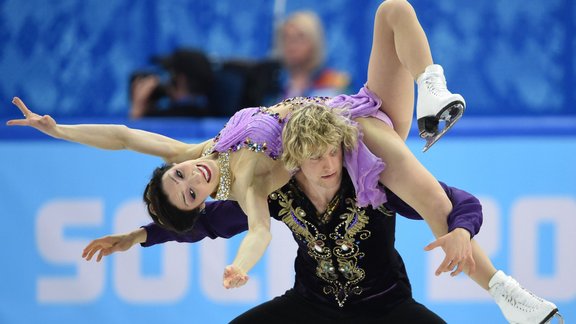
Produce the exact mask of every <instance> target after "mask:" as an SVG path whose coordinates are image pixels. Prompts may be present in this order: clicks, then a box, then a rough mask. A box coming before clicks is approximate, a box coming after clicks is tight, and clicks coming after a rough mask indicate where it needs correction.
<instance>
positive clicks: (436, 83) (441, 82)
mask: <svg viewBox="0 0 576 324" xmlns="http://www.w3.org/2000/svg"><path fill="white" fill-rule="evenodd" d="M416 83H417V84H418V101H417V102H416V117H417V118H418V130H419V132H420V137H422V138H423V139H425V140H426V145H425V146H424V149H423V150H422V151H423V152H426V151H427V150H428V149H429V148H430V146H432V145H433V144H434V143H436V141H438V140H439V139H440V137H442V136H443V135H444V133H446V132H447V131H448V130H449V129H450V128H452V126H454V124H455V123H456V121H458V119H460V117H462V114H463V113H464V109H465V108H466V102H465V101H464V98H462V96H461V95H459V94H453V93H451V92H450V91H449V90H448V89H447V88H446V78H445V77H444V70H443V69H442V67H441V66H440V65H438V64H432V65H430V66H428V67H427V68H426V70H424V73H422V74H421V75H420V76H419V77H418V80H416ZM440 121H444V128H443V129H442V130H439V129H438V126H439V124H440Z"/></svg>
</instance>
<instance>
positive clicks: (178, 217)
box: [143, 164, 201, 233]
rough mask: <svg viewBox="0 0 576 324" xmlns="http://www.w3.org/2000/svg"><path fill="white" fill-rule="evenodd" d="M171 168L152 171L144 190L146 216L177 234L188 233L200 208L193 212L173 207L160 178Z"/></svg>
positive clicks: (159, 168) (166, 167) (164, 167)
mask: <svg viewBox="0 0 576 324" xmlns="http://www.w3.org/2000/svg"><path fill="white" fill-rule="evenodd" d="M171 168H172V166H171V165H167V164H165V165H162V166H160V167H158V168H156V169H155V170H154V172H153V173H152V178H151V179H150V182H148V185H147V186H146V189H144V197H143V199H144V202H145V203H146V206H147V207H148V214H150V217H152V220H153V221H154V223H156V224H158V225H159V226H161V227H163V228H165V229H167V230H170V231H174V232H178V233H183V232H187V231H190V230H191V229H192V228H193V227H194V224H195V223H196V220H197V219H198V217H199V216H200V213H201V207H198V208H196V209H193V210H181V209H179V208H178V207H176V206H174V205H173V204H172V203H171V202H170V200H168V195H166V193H165V192H164V188H163V186H162V176H163V175H164V173H166V171H168V170H170V169H171Z"/></svg>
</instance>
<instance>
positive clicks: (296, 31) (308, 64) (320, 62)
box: [276, 11, 350, 98]
mask: <svg viewBox="0 0 576 324" xmlns="http://www.w3.org/2000/svg"><path fill="white" fill-rule="evenodd" d="M276 37H277V39H276V46H277V48H276V50H277V53H278V55H279V57H280V60H281V62H282V64H283V69H282V71H281V73H280V86H281V88H282V97H283V98H291V97H298V96H305V97H306V96H334V95H337V94H341V93H345V92H346V90H347V89H348V87H349V85H350V77H349V76H348V74H346V73H343V72H339V71H336V70H333V69H330V68H327V67H326V66H325V65H324V64H325V59H326V48H325V43H324V28H323V27H322V22H321V21H320V19H319V18H318V16H317V15H316V14H315V13H313V12H311V11H299V12H295V13H293V14H292V15H291V16H289V17H288V18H287V19H286V21H285V22H284V23H283V24H282V25H281V26H280V29H279V30H278V34H277V36H276Z"/></svg>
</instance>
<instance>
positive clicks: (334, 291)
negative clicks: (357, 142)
mask: <svg viewBox="0 0 576 324" xmlns="http://www.w3.org/2000/svg"><path fill="white" fill-rule="evenodd" d="M269 198H270V199H272V200H277V201H278V202H279V204H280V206H282V209H281V210H280V212H279V215H278V216H280V217H281V218H282V222H284V223H285V224H286V225H287V226H288V227H289V228H290V230H291V231H292V232H293V233H294V234H295V236H296V237H297V238H298V239H299V240H301V241H303V242H304V243H306V246H307V248H308V255H310V256H311V257H312V258H313V259H314V260H316V262H317V266H316V276H318V277H319V278H320V279H322V280H323V281H324V282H325V283H326V284H327V285H326V286H324V287H323V288H322V291H323V293H324V294H326V295H332V296H333V297H334V299H335V301H336V303H337V304H338V306H339V307H344V304H345V303H346V300H347V299H348V297H349V296H350V295H351V294H354V295H360V294H361V293H362V292H363V288H362V287H360V286H358V284H359V283H360V282H361V281H362V280H363V279H364V278H365V277H366V273H365V271H364V269H362V268H360V267H359V265H358V262H359V260H360V259H361V258H363V257H364V252H362V251H361V250H360V242H361V241H364V240H366V239H368V238H370V236H371V235H372V234H371V232H370V231H369V230H366V229H365V227H366V226H367V225H368V222H369V217H368V216H367V215H366V213H365V210H364V209H363V208H360V207H358V206H357V205H356V202H355V200H354V199H351V198H346V199H345V200H344V203H345V204H346V206H347V207H346V210H347V212H345V213H343V214H341V215H340V217H339V220H340V222H339V223H338V224H337V225H336V226H335V227H334V228H333V230H332V231H330V233H323V232H321V231H320V230H319V229H318V227H317V226H316V225H314V224H313V223H312V222H311V221H310V220H308V219H307V214H306V211H305V210H304V209H302V208H301V207H300V206H296V205H294V199H293V198H291V194H290V192H283V191H281V190H278V191H276V192H274V193H272V194H271V195H270V196H269Z"/></svg>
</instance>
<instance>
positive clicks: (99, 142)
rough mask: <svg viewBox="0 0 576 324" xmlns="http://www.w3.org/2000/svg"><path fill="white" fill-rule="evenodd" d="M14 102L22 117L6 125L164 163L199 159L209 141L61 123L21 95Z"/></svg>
mask: <svg viewBox="0 0 576 324" xmlns="http://www.w3.org/2000/svg"><path fill="white" fill-rule="evenodd" d="M12 103H13V104H14V105H16V106H17V107H18V108H19V109H20V111H21V112H22V114H23V115H24V117H25V118H24V119H14V120H10V121H8V122H7V123H6V124H7V125H9V126H30V127H34V128H36V129H37V130H39V131H41V132H43V133H44V134H46V135H49V136H52V137H54V138H58V139H63V140H67V141H71V142H76V143H81V144H85V145H88V146H93V147H96V148H101V149H105V150H131V151H136V152H140V153H144V154H149V155H153V156H158V157H161V158H162V159H164V161H166V162H167V163H178V162H182V161H184V160H187V159H193V158H198V157H200V155H201V154H202V151H203V149H204V147H205V146H206V145H208V144H209V143H210V142H211V140H208V141H205V142H203V143H200V144H187V143H183V142H180V141H177V140H175V139H172V138H169V137H166V136H163V135H159V134H155V133H151V132H147V131H143V130H139V129H132V128H129V127H127V126H125V125H97V124H83V125H60V124H58V123H56V121H55V120H54V119H53V118H52V117H50V116H49V115H44V116H40V115H38V114H36V113H34V112H32V111H30V109H28V107H26V105H25V104H24V102H22V100H20V98H18V97H15V98H14V99H13V100H12Z"/></svg>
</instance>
